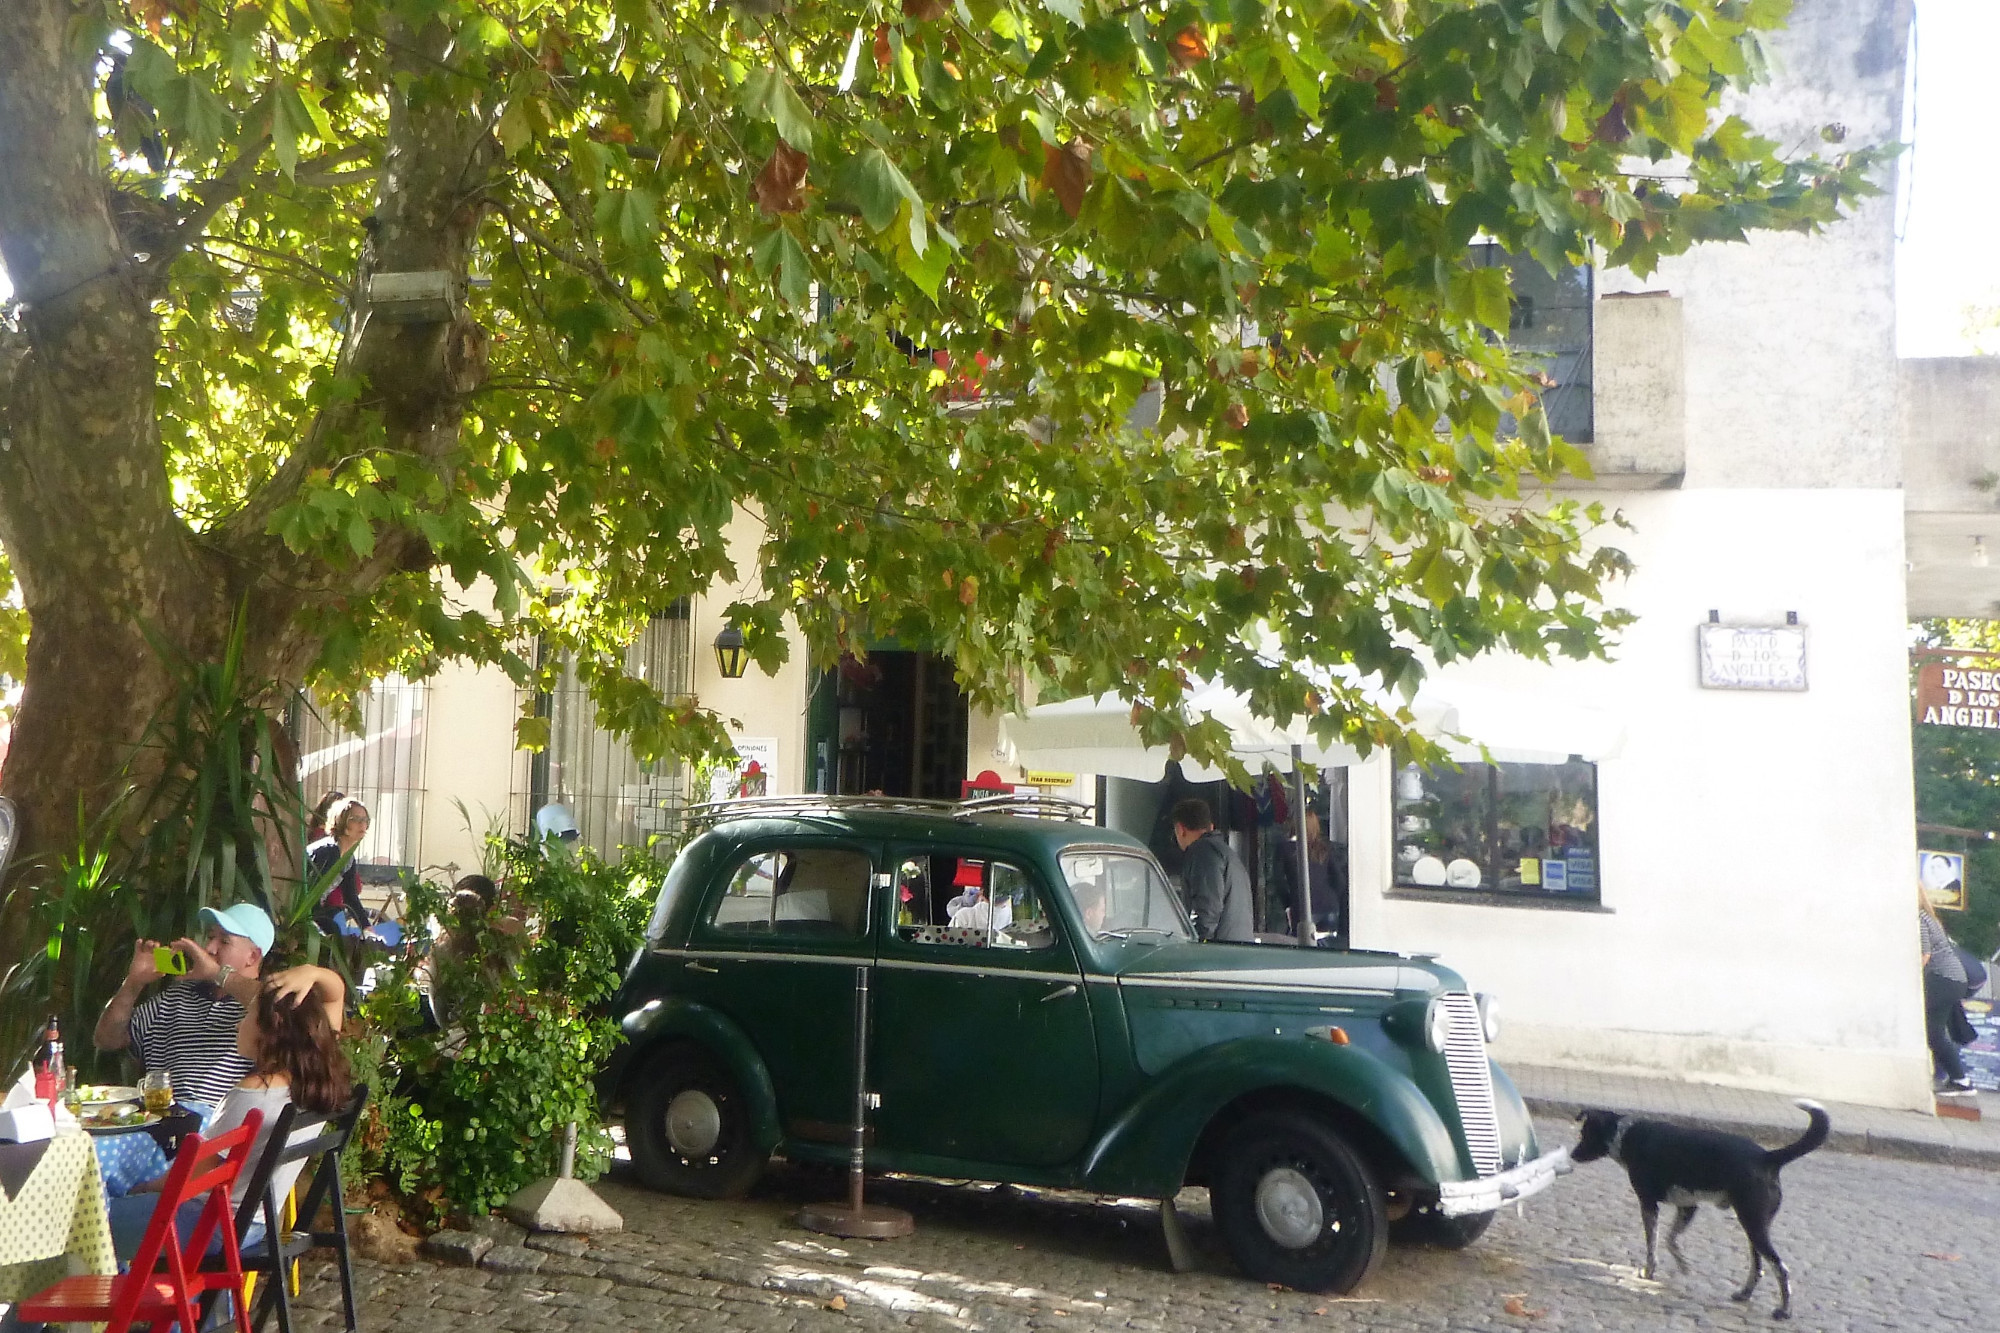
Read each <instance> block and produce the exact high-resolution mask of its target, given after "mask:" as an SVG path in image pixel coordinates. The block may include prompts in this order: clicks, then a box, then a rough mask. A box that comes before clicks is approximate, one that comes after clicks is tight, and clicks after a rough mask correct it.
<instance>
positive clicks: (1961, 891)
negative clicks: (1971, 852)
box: [1917, 851, 1965, 912]
mask: <svg viewBox="0 0 2000 1333" xmlns="http://www.w3.org/2000/svg"><path fill="white" fill-rule="evenodd" d="M1917 882H1918V883H1920V884H1922V885H1923V886H1924V893H1925V895H1926V896H1928V897H1929V898H1930V900H1931V906H1932V907H1935V908H1938V909H1939V910H1941V911H1949V912H1963V911H1964V910H1965V854H1964V853H1963V852H1923V851H1920V852H1918V853H1917Z"/></svg>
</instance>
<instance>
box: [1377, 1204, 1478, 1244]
mask: <svg viewBox="0 0 2000 1333" xmlns="http://www.w3.org/2000/svg"><path fill="white" fill-rule="evenodd" d="M1492 1225H1493V1214H1492V1213H1468V1214H1466V1215H1465V1216H1463V1217H1446V1216H1445V1215H1444V1214H1443V1213H1440V1212H1439V1211H1438V1210H1437V1206H1436V1205H1435V1204H1426V1205H1424V1206H1423V1207H1420V1208H1413V1209H1411V1210H1410V1212H1409V1213H1408V1214H1407V1215H1405V1216H1403V1217H1399V1218H1397V1219H1396V1220H1395V1221H1394V1222H1391V1223H1390V1224H1389V1239H1390V1240H1392V1241H1394V1242H1395V1243H1396V1244H1398V1245H1429V1246H1431V1247H1432V1248H1433V1249H1439V1250H1462V1249H1464V1248H1465V1247H1466V1246H1468V1245H1470V1244H1472V1243H1473V1242H1474V1241H1476V1240H1478V1239H1479V1238H1480V1237H1481V1236H1483V1235H1485V1234H1486V1228H1488V1227H1490V1226H1492Z"/></svg>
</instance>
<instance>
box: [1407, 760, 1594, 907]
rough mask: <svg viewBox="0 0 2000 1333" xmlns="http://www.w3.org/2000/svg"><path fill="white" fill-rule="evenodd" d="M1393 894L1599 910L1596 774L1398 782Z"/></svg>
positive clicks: (1498, 773)
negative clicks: (1485, 897) (1571, 903)
mask: <svg viewBox="0 0 2000 1333" xmlns="http://www.w3.org/2000/svg"><path fill="white" fill-rule="evenodd" d="M1395 874H1396V886H1397V887H1398V888H1407V889H1432V890H1438V891H1442V892H1459V893H1493V894H1524V895H1536V896H1542V897H1550V898H1555V897H1560V898H1564V899H1573V900H1580V901H1584V902H1596V901H1598V893H1599V886H1600V882H1601V879H1602V875H1601V871H1600V868H1599V861H1598V851H1597V766H1596V765H1595V764H1588V763H1584V762H1583V761H1581V760H1572V761H1571V762H1569V763H1566V764H1476V763H1468V764H1462V765H1460V766H1459V767H1458V768H1456V769H1451V768H1442V767H1440V768H1438V769H1436V770H1431V771H1426V770H1425V769H1422V768H1419V767H1418V766H1417V765H1415V764H1406V765H1404V766H1403V767H1402V768H1401V769H1400V770H1398V772H1397V774H1396V871H1395Z"/></svg>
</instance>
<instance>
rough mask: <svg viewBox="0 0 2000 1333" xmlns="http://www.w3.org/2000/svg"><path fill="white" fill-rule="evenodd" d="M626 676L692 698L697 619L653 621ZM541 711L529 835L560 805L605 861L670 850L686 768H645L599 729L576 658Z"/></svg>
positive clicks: (629, 659) (674, 612)
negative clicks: (543, 736) (655, 846)
mask: <svg viewBox="0 0 2000 1333" xmlns="http://www.w3.org/2000/svg"><path fill="white" fill-rule="evenodd" d="M625 670H626V672H627V673H628V674H629V675H631V676H633V677H635V678H637V679H639V680H643V681H645V682H646V683H647V684H649V685H652V686H653V687H654V688H655V689H657V690H659V692H660V693H661V694H662V695H663V696H664V697H666V698H668V699H677V698H684V697H686V696H687V695H689V694H691V693H693V689H694V637H693V621H692V620H691V619H690V616H689V612H688V607H687V604H686V603H685V602H678V603H676V604H675V605H674V606H673V607H672V608H670V609H669V610H668V611H667V612H666V613H665V614H662V615H656V616H654V617H653V619H652V620H651V622H650V623H648V625H647V626H646V629H645V630H644V631H643V632H642V633H641V634H640V636H639V638H638V640H637V641H636V642H635V643H633V644H631V645H630V646H629V647H627V648H626V650H625ZM537 706H538V707H539V708H540V709H541V710H542V712H543V714H544V716H546V717H547V718H548V719H549V743H548V747H547V748H546V749H544V750H543V751H542V752H541V753H540V754H538V755H537V756H535V761H534V763H533V765H532V766H531V768H530V774H529V787H530V790H529V792H528V800H527V802H526V807H527V808H526V810H525V811H523V812H522V817H521V827H522V831H523V833H524V834H526V835H528V836H532V835H533V821H534V812H535V811H537V810H539V809H541V808H542V806H544V805H546V804H548V803H549V802H551V801H555V802H560V803H561V804H562V805H564V806H567V807H568V808H569V812H570V814H571V816H572V817H573V818H574V819H575V820H576V824H577V828H578V830H579V831H580V832H581V833H582V836H583V842H584V843H585V844H586V845H587V846H590V847H592V848H595V849H596V850H597V851H598V852H600V853H602V854H604V855H606V856H615V855H616V854H617V852H618V849H619V848H621V847H635V848H643V847H646V846H648V845H650V843H651V840H652V839H653V838H654V837H656V836H662V837H665V838H667V839H669V845H670V843H671V838H672V835H674V834H677V833H678V832H679V831H680V829H681V823H682V820H683V818H684V816H685V813H686V810H687V806H688V781H689V774H688V766H687V765H686V764H683V763H679V762H669V763H665V764H659V765H649V764H644V763H641V762H640V761H639V759H638V758H637V757H636V756H634V755H633V753H632V750H631V747H630V746H629V745H627V744H626V742H625V739H624V738H623V737H622V736H616V735H613V734H612V733H611V732H609V731H606V730H605V729H604V728H602V727H600V726H599V725H598V723H597V706H596V705H595V704H594V703H592V702H591V699H590V694H589V692H588V690H586V689H585V688H584V685H583V683H582V682H581V681H579V680H578V679H577V675H576V665H575V663H574V661H572V660H568V659H565V660H564V662H563V664H562V673H561V675H560V677H559V678H558V680H557V682H556V687H555V689H554V690H553V691H551V692H550V693H548V694H545V695H543V696H541V698H540V699H539V700H538V701H537Z"/></svg>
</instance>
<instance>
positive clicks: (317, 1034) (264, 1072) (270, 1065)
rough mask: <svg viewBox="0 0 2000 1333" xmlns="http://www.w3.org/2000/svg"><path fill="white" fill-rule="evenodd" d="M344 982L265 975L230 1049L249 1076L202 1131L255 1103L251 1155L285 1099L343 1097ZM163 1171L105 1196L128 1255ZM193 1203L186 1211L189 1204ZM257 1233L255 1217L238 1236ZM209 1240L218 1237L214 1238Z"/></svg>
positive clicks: (348, 1077) (227, 1123)
mask: <svg viewBox="0 0 2000 1333" xmlns="http://www.w3.org/2000/svg"><path fill="white" fill-rule="evenodd" d="M346 1003H347V986H346V984H345V983H343V982H342V981H341V979H340V974H339V973H337V972H331V971H329V970H327V969H326V968H323V967H294V968H288V969H286V970H285V971H284V972H281V973H279V974H278V975H276V976H274V977H272V978H271V979H270V980H268V981H266V982H265V983H264V986H263V989H262V990H260V991H259V992H258V994H257V1000H256V1003H254V1004H251V1005H248V1006H246V1007H245V1009H244V1013H243V1021H242V1022H241V1023H239V1024H238V1025H237V1028H236V1049H237V1051H238V1052H239V1053H240V1054H242V1056H243V1057H244V1058H245V1059H247V1060H250V1061H252V1062H253V1065H254V1068H253V1069H252V1070H251V1072H250V1076H249V1077H248V1078H246V1079H244V1080H243V1081H242V1082H241V1083H239V1084H237V1086H236V1088H235V1090H234V1091H233V1092H231V1093H230V1094H229V1096H228V1097H226V1098H225V1099H224V1100H223V1103H222V1106H221V1107H220V1108H219V1109H218V1110H217V1111H216V1115H215V1119H214V1120H213V1121H212V1122H210V1124H209V1125H208V1127H207V1129H206V1130H204V1131H203V1133H204V1134H205V1135H206V1136H207V1137H210V1138H213V1137H214V1136H216V1135H218V1134H224V1133H227V1132H228V1131H230V1130H232V1129H234V1128H236V1127H237V1126H238V1125H240V1124H242V1123H243V1122H244V1120H246V1119H247V1118H248V1117H249V1115H250V1112H252V1111H261V1112H263V1115H264V1124H263V1127H262V1128H261V1129H260V1130H258V1133H257V1141H256V1143H254V1144H253V1145H251V1152H250V1158H249V1160H250V1161H251V1162H252V1163H255V1162H256V1161H257V1159H258V1158H259V1157H260V1156H261V1155H262V1153H263V1151H264V1146H265V1143H266V1142H267V1141H268V1139H269V1138H270V1134H271V1126H272V1124H273V1122H274V1121H276V1119H277V1117H278V1112H279V1111H281V1110H283V1109H284V1107H285V1105H286V1104H287V1103H296V1104H297V1105H298V1106H299V1108H300V1109H301V1110H304V1111H313V1112H319V1113H331V1112H334V1111H337V1110H339V1109H340V1108H341V1107H342V1106H344V1105H346V1104H347V1099H348V1097H349V1096H350V1095H351V1092H352V1085H353V1077H352V1074H351V1071H350V1070H349V1068H348V1064H347V1056H346V1055H345V1054H344V1053H343V1052H342V1051H341V1049H340V1024H341V1020H342V1018H343V1017H344V1016H345V1013H346ZM316 1132H317V1131H315V1130H304V1131H301V1133H300V1135H299V1136H298V1137H297V1138H296V1139H295V1140H294V1141H298V1142H303V1141H305V1140H306V1139H309V1138H311V1137H312V1135H313V1134H314V1133H316ZM303 1165H304V1163H303V1162H289V1163H287V1164H286V1165H285V1166H283V1167H282V1168H280V1169H279V1171H278V1172H277V1174H276V1175H274V1176H273V1177H272V1178H271V1188H272V1190H273V1192H275V1193H276V1194H277V1195H278V1197H280V1198H283V1197H284V1196H285V1195H286V1194H288V1193H290V1192H291V1188H292V1185H293V1183H294V1182H295V1181H297V1179H298V1176H299V1170H300V1168H301V1167H302V1166H303ZM249 1177H250V1172H249V1170H248V1169H246V1170H245V1171H244V1173H243V1175H242V1176H241V1177H240V1178H239V1179H238V1180H237V1182H236V1193H235V1197H234V1198H233V1199H232V1200H231V1208H232V1209H234V1208H237V1207H241V1206H242V1203H243V1195H244V1192H245V1191H246V1190H247V1189H248V1188H249V1184H250V1180H249ZM165 1181H166V1177H165V1176H161V1177H159V1178H158V1179H155V1180H149V1181H146V1182H145V1183H144V1184H141V1185H138V1186H136V1187H135V1188H134V1189H133V1192H132V1193H131V1194H128V1195H126V1196H125V1197H124V1198H122V1199H113V1200H111V1239H112V1245H113V1248H115V1249H116V1250H117V1252H118V1256H119V1258H120V1259H127V1258H130V1257H131V1255H132V1254H133V1253H134V1252H135V1251H137V1249H138V1248H139V1241H140V1240H141V1239H142V1238H143V1237H144V1235H145V1233H146V1223H147V1222H148V1221H149V1220H150V1219H151V1217H152V1214H153V1205H154V1203H155V1202H156V1200H154V1198H153V1197H152V1196H153V1195H154V1194H155V1193H158V1192H159V1189H160V1187H161V1185H162V1184H164V1183H165ZM182 1208H183V1211H184V1212H188V1216H187V1217H185V1218H184V1219H182V1225H183V1226H192V1225H193V1223H194V1214H195V1213H197V1212H199V1211H200V1205H199V1202H191V1203H188V1204H184V1205H182ZM188 1210H192V1211H188ZM262 1235H263V1230H262V1226H261V1224H258V1225H253V1226H252V1227H251V1228H250V1233H249V1234H248V1235H244V1236H240V1237H238V1240H239V1242H240V1243H241V1244H243V1245H251V1244H253V1243H255V1242H256V1241H257V1240H258V1239H260V1238H261V1237H262ZM216 1243H217V1244H218V1245H220V1243H221V1241H220V1238H218V1239H217V1241H216Z"/></svg>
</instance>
